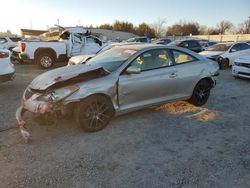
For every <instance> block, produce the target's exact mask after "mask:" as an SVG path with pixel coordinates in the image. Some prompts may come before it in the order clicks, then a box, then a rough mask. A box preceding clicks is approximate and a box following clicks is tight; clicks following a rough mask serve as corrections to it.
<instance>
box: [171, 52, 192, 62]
mask: <svg viewBox="0 0 250 188" xmlns="http://www.w3.org/2000/svg"><path fill="white" fill-rule="evenodd" d="M173 56H174V60H175V63H176V64H182V63H187V62H192V61H194V60H196V59H195V58H194V57H192V56H191V55H188V54H186V53H184V52H181V51H177V50H173Z"/></svg>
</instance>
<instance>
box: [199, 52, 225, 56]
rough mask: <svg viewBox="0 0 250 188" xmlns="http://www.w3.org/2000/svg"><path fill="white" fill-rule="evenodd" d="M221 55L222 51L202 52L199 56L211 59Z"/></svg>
mask: <svg viewBox="0 0 250 188" xmlns="http://www.w3.org/2000/svg"><path fill="white" fill-rule="evenodd" d="M223 53H224V52H223V51H202V52H200V53H199V54H200V55H202V56H204V57H212V56H215V55H221V54H223Z"/></svg>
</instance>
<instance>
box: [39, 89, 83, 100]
mask: <svg viewBox="0 0 250 188" xmlns="http://www.w3.org/2000/svg"><path fill="white" fill-rule="evenodd" d="M78 89H79V87H77V86H68V87H64V88H60V89H57V90H55V91H52V92H50V93H48V94H46V95H41V96H40V97H38V100H41V101H47V102H58V101H60V100H62V99H64V98H66V97H68V96H69V95H71V94H72V93H74V92H76V91H77V90H78Z"/></svg>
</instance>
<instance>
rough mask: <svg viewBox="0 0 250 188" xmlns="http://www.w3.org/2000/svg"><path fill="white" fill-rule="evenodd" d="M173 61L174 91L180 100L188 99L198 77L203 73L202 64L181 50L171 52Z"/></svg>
mask: <svg viewBox="0 0 250 188" xmlns="http://www.w3.org/2000/svg"><path fill="white" fill-rule="evenodd" d="M171 53H172V56H173V59H174V61H175V71H176V74H177V77H176V79H175V84H176V87H177V88H176V90H177V91H178V95H179V97H181V98H186V97H190V96H191V95H192V92H193V89H194V87H195V85H196V84H197V82H198V81H199V80H200V75H201V74H202V72H203V71H204V64H203V63H202V62H200V60H199V59H197V58H195V57H194V56H192V55H190V54H188V53H186V52H183V51H181V50H171Z"/></svg>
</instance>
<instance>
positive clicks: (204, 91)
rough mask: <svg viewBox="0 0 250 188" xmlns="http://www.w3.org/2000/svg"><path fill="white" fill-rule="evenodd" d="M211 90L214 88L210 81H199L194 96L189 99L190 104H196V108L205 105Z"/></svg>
mask: <svg viewBox="0 0 250 188" xmlns="http://www.w3.org/2000/svg"><path fill="white" fill-rule="evenodd" d="M211 88H212V86H211V83H210V82H209V81H207V80H201V81H199V82H198V84H196V86H195V88H194V91H193V94H192V96H191V98H190V99H189V102H190V103H192V104H194V105H195V106H202V105H204V104H205V103H206V102H207V100H208V98H209V95H210V90H211Z"/></svg>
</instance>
